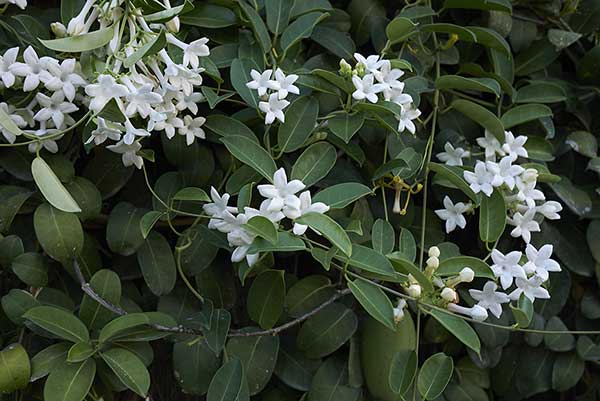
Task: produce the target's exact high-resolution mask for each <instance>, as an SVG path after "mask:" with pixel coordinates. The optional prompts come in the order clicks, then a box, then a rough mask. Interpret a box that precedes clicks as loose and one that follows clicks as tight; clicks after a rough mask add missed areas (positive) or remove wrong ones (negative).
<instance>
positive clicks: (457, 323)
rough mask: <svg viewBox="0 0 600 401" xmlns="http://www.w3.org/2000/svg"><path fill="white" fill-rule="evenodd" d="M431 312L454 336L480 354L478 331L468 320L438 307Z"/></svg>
mask: <svg viewBox="0 0 600 401" xmlns="http://www.w3.org/2000/svg"><path fill="white" fill-rule="evenodd" d="M430 313H431V316H433V317H434V318H435V320H437V321H438V322H440V324H441V325H442V326H444V327H445V328H446V329H447V330H448V331H449V332H450V333H452V335H454V337H456V338H457V339H459V340H460V341H461V342H462V343H463V344H465V345H466V346H467V347H469V348H471V349H472V350H473V351H475V352H476V353H477V354H479V352H480V350H481V343H480V342H479V337H477V333H476V332H475V330H473V328H472V327H471V326H470V325H469V324H468V323H467V322H465V321H464V320H463V319H461V318H460V317H457V316H454V315H451V314H449V313H445V312H442V311H439V310H437V309H433V310H431V311H430Z"/></svg>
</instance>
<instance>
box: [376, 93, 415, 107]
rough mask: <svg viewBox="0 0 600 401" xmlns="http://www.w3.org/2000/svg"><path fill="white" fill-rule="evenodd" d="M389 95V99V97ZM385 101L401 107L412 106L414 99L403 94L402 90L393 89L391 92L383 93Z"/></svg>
mask: <svg viewBox="0 0 600 401" xmlns="http://www.w3.org/2000/svg"><path fill="white" fill-rule="evenodd" d="M387 95H389V98H388V97H387ZM383 96H384V99H385V100H387V101H390V102H392V103H396V104H398V105H400V106H402V105H403V104H411V103H412V102H413V98H412V96H411V95H409V94H408V93H403V92H402V91H401V90H397V89H392V90H391V91H384V92H383Z"/></svg>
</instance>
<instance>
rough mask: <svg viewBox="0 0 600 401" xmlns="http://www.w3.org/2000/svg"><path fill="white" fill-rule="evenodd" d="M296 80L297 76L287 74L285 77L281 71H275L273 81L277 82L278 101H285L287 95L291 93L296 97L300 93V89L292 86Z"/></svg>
mask: <svg viewBox="0 0 600 401" xmlns="http://www.w3.org/2000/svg"><path fill="white" fill-rule="evenodd" d="M297 80H298V75H296V74H289V75H287V76H286V75H285V74H284V73H283V71H281V69H279V68H278V69H276V70H275V81H276V82H277V84H278V86H279V89H278V90H277V91H278V95H279V99H285V98H286V97H287V95H288V94H289V93H293V94H294V95H298V94H299V93H300V89H298V87H297V86H295V85H294V82H296V81H297Z"/></svg>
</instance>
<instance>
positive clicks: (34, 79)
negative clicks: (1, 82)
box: [10, 46, 57, 92]
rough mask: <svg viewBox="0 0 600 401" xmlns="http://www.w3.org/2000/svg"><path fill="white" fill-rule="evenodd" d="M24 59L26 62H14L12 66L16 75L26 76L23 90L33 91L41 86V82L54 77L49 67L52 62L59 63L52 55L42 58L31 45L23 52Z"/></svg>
mask: <svg viewBox="0 0 600 401" xmlns="http://www.w3.org/2000/svg"><path fill="white" fill-rule="evenodd" d="M23 59H24V60H25V63H13V64H12V65H11V66H10V72H11V73H13V74H14V75H17V76H20V77H25V81H24V82H23V90H24V91H25V92H31V91H32V90H34V89H35V88H37V87H38V86H39V84H40V82H46V81H49V80H50V79H51V78H52V75H50V73H49V72H48V70H47V68H48V65H49V64H50V63H52V62H54V63H57V61H56V60H54V59H51V58H50V57H42V58H41V59H40V58H39V57H38V55H37V53H36V52H35V50H34V49H33V47H31V46H29V47H28V48H27V49H25V51H24V52H23Z"/></svg>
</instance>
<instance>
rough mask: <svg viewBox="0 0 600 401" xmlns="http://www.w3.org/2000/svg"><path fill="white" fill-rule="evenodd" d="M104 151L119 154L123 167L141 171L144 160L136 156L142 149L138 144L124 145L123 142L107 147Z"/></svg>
mask: <svg viewBox="0 0 600 401" xmlns="http://www.w3.org/2000/svg"><path fill="white" fill-rule="evenodd" d="M106 149H108V150H110V151H111V152H115V153H119V154H121V160H122V161H123V165H124V166H125V167H129V166H136V167H137V168H138V169H141V168H142V166H143V165H144V159H142V156H140V155H138V154H137V152H139V151H140V149H142V145H140V143H139V142H133V143H132V144H126V143H125V142H123V141H120V142H118V143H116V144H114V145H109V146H107V147H106Z"/></svg>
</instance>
